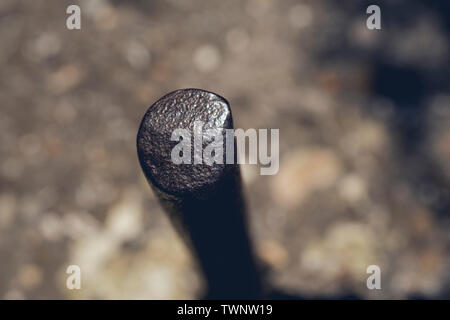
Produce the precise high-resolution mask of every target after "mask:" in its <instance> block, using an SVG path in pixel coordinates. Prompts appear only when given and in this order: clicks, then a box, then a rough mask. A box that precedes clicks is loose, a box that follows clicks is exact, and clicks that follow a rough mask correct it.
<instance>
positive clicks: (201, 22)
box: [0, 0, 450, 299]
mask: <svg viewBox="0 0 450 320" xmlns="http://www.w3.org/2000/svg"><path fill="white" fill-rule="evenodd" d="M69 4H78V5H80V7H81V14H82V29H81V30H80V31H69V30H67V29H66V27H65V20H66V18H67V15H66V13H65V11H66V8H67V6H68V5H69ZM369 4H371V3H369V2H365V1H346V4H345V5H344V4H341V3H340V2H339V3H338V2H335V1H325V0H321V1H283V2H281V1H280V2H276V1H269V0H251V1H237V0H232V1H221V2H220V1H206V0H204V1H194V0H184V1H176V0H167V1H151V2H150V1H148V2H147V1H140V0H133V1H124V0H111V1H108V0H102V1H100V0H86V1H81V0H80V1H78V0H76V1H43V0H35V1H15V0H2V1H1V2H0V40H1V49H0V70H1V71H0V103H1V104H0V133H1V134H0V158H1V163H0V298H2V299H5V298H25V299H47V298H59V299H66V298H69V299H71V298H103V299H110V298H119V299H121V298H138V299H154V298H159V299H167V298H196V297H201V294H202V292H203V287H202V278H201V275H200V274H199V273H198V271H197V269H196V266H195V263H194V261H192V258H191V257H190V254H189V252H187V251H186V248H185V246H184V245H183V243H182V242H181V241H180V239H179V238H178V236H177V235H176V234H175V233H174V231H173V230H172V227H171V226H170V224H169V223H168V221H167V219H166V217H165V215H164V213H163V212H162V210H161V208H160V207H159V205H158V203H157V200H156V199H155V197H154V195H153V194H152V192H151V191H150V189H149V187H148V186H147V184H146V182H145V180H144V178H143V175H142V173H141V170H140V168H139V165H138V161H137V156H136V147H135V136H136V133H137V129H138V125H139V122H140V120H141V117H142V116H143V114H144V113H145V111H146V109H147V107H148V106H149V105H150V104H152V103H153V102H154V101H155V100H157V99H158V98H159V97H161V96H162V95H163V94H165V93H167V92H169V91H172V90H175V89H178V88H186V87H195V88H202V89H206V90H210V91H213V92H216V93H218V94H220V95H222V96H224V97H226V98H227V99H228V100H229V101H230V103H231V107H232V110H233V116H234V119H235V127H237V128H280V161H281V165H280V171H279V173H278V175H275V176H260V175H259V174H258V172H259V171H258V168H257V167H254V166H244V168H243V176H244V181H245V185H246V193H247V196H248V202H249V207H250V209H251V217H250V223H251V235H252V238H253V242H254V246H255V248H256V249H257V252H258V257H259V258H260V259H261V261H262V262H263V263H264V264H265V265H267V278H268V281H270V282H271V283H272V284H274V285H276V286H278V287H280V288H282V289H284V290H285V291H287V292H290V293H293V294H298V295H306V296H308V295H330V294H338V293H344V292H356V293H357V294H358V295H359V296H361V297H362V298H410V297H441V298H449V297H450V274H449V272H448V270H449V263H450V253H449V248H450V246H449V245H450V234H449V232H448V229H449V218H450V210H449V208H450V206H449V202H450V201H449V199H450V161H449V159H450V121H449V120H450V90H449V87H448V74H449V72H448V71H449V59H448V57H449V43H448V39H449V37H448V32H449V20H448V17H445V15H446V14H447V15H448V14H449V12H450V10H448V11H446V10H445V9H448V5H447V4H446V3H445V1H435V2H433V1H415V2H414V1H400V0H398V1H391V2H390V4H389V5H388V4H387V3H384V2H380V3H379V4H380V6H381V11H382V30H379V31H370V30H368V29H367V28H366V25H365V21H366V18H367V15H366V14H365V9H366V8H367V6H368V5H369ZM446 19H447V20H446ZM70 264H76V265H79V266H80V267H81V270H82V289H81V290H78V291H77V290H73V291H70V290H68V289H66V287H65V282H66V277H67V275H66V274H65V270H66V268H67V266H68V265H70ZM371 264H376V265H379V266H380V267H381V271H382V290H374V291H370V290H368V289H367V288H366V279H367V277H368V275H367V274H366V268H367V266H368V265H371Z"/></svg>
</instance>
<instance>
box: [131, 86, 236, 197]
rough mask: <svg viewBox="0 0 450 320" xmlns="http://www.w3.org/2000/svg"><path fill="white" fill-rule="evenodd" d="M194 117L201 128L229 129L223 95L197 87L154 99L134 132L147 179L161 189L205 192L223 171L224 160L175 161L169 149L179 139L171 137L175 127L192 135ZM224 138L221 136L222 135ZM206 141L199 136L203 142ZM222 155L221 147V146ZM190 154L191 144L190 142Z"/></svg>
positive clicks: (179, 193) (172, 192)
mask: <svg viewBox="0 0 450 320" xmlns="http://www.w3.org/2000/svg"><path fill="white" fill-rule="evenodd" d="M195 121H202V122H203V123H204V129H214V128H223V129H232V128H233V121H232V116H231V110H230V106H229V103H228V101H227V100H225V99H224V98H223V97H221V96H219V95H217V94H215V93H212V92H208V91H204V90H200V89H182V90H177V91H173V92H171V93H169V94H167V95H165V96H164V97H162V98H161V99H159V100H158V101H156V102H155V103H154V104H153V105H152V106H151V107H150V108H149V109H148V110H147V112H146V114H145V116H144V118H143V119H142V122H141V125H140V128H139V132H138V135H137V150H138V156H139V161H140V163H141V167H142V170H143V171H144V173H145V175H146V177H147V179H148V180H149V182H150V183H152V184H153V185H154V186H155V187H156V188H158V189H160V190H161V191H163V192H165V193H167V194H170V195H174V196H183V195H189V194H193V195H195V194H199V193H202V192H205V191H206V192H207V191H208V189H210V188H213V187H214V186H215V185H216V184H217V181H219V180H220V179H221V178H222V177H223V176H224V175H226V174H227V172H228V168H227V165H225V164H217V163H214V164H213V165H211V166H209V165H207V164H205V163H202V164H178V165H177V164H175V163H174V162H173V161H172V160H171V152H172V149H173V148H174V147H175V145H177V144H178V143H179V142H177V141H171V135H172V132H173V131H174V130H175V129H178V128H183V129H187V130H188V131H189V132H190V134H191V136H192V137H193V134H194V132H193V128H194V122H195ZM224 140H225V137H224ZM209 142H210V141H208V139H206V140H205V139H204V140H203V146H202V147H205V145H207V144H208V143H209ZM223 152H224V157H225V156H226V155H225V149H224V151H223ZM191 154H192V155H194V144H193V143H192V144H191Z"/></svg>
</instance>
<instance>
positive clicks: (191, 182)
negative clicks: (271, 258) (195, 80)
mask: <svg viewBox="0 0 450 320" xmlns="http://www.w3.org/2000/svg"><path fill="white" fill-rule="evenodd" d="M196 121H202V122H203V123H204V128H205V129H206V128H210V129H211V128H212V129H218V130H219V131H220V132H221V134H222V135H223V159H224V162H225V160H226V159H227V155H226V147H225V143H226V134H225V129H233V119H232V115H231V109H230V106H229V103H228V102H227V101H226V100H225V99H224V98H223V97H221V96H219V95H217V94H214V93H211V92H208V91H204V90H199V89H183V90H177V91H174V92H171V93H169V94H167V95H165V96H164V97H162V98H161V99H159V100H158V101H156V102H155V103H154V104H153V105H152V106H151V107H150V108H149V109H148V110H147V112H146V114H145V116H144V118H143V120H142V122H141V125H140V128H139V132H138V135H137V150H138V157H139V161H140V164H141V167H142V170H143V172H144V174H145V176H146V178H147V181H148V182H149V184H150V186H151V187H152V189H153V190H154V192H155V193H156V195H157V196H158V198H159V200H160V203H161V204H162V206H163V208H164V209H165V211H166V212H167V213H168V215H169V217H170V220H171V221H172V223H173V225H174V226H175V228H176V229H177V230H178V232H179V233H180V234H181V235H182V237H183V238H184V239H185V241H186V242H187V244H188V245H189V247H190V248H192V251H193V252H194V253H195V255H196V256H197V258H198V261H199V264H200V266H201V268H202V270H203V272H204V275H205V279H206V281H207V285H208V294H207V297H208V298H216V299H221V298H237V299H240V298H259V297H261V281H260V274H259V271H258V267H257V265H256V263H255V259H254V256H253V253H252V250H251V245H250V241H249V237H248V233H247V218H246V209H245V203H244V197H243V192H242V183H241V176H240V169H239V165H238V164H236V161H234V163H233V164H226V163H223V164H220V163H214V164H212V165H208V164H206V163H196V164H195V163H191V164H188V163H181V164H175V163H174V161H173V159H172V158H171V154H172V151H173V148H174V147H175V146H176V145H177V144H178V143H179V141H172V140H171V137H172V133H173V132H174V130H175V129H180V128H182V129H187V130H188V131H189V132H190V133H191V134H192V136H194V135H195V132H194V129H195V122H196ZM233 139H234V137H233ZM192 140H195V138H194V139H192ZM210 142H211V141H210V140H209V139H208V137H206V138H205V140H203V141H202V147H205V146H206V145H207V144H208V143H210ZM194 144H195V141H194V143H192V145H191V155H193V156H194V158H195V157H196V156H201V154H200V155H199V154H198V151H196V149H195V148H194ZM234 145H235V144H234ZM233 151H234V154H233V155H232V157H233V159H234V160H236V150H235V149H233ZM197 160H198V158H197Z"/></svg>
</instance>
